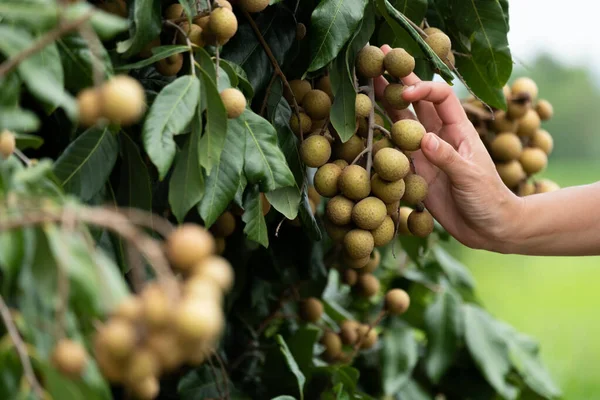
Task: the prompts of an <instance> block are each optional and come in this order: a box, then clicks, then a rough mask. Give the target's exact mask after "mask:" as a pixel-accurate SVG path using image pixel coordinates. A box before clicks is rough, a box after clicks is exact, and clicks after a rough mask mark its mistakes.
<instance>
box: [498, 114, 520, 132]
mask: <svg viewBox="0 0 600 400" xmlns="http://www.w3.org/2000/svg"><path fill="white" fill-rule="evenodd" d="M517 127H518V123H517V121H515V120H512V119H508V117H507V115H506V112H505V111H502V110H498V111H496V113H495V114H494V120H493V121H492V128H493V129H494V131H496V132H497V133H503V132H516V131H517Z"/></svg>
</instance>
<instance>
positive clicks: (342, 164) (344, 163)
mask: <svg viewBox="0 0 600 400" xmlns="http://www.w3.org/2000/svg"><path fill="white" fill-rule="evenodd" d="M333 163H334V164H335V165H337V166H338V167H340V168H341V169H342V171H343V170H344V168H346V167H347V166H348V161H346V160H341V159H340V160H335V161H334V162H333Z"/></svg>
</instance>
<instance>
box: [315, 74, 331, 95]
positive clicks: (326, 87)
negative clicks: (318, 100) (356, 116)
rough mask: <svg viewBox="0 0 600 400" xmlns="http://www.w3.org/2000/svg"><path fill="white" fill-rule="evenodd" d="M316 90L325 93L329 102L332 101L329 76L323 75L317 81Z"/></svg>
mask: <svg viewBox="0 0 600 400" xmlns="http://www.w3.org/2000/svg"><path fill="white" fill-rule="evenodd" d="M316 88H317V89H319V90H322V91H324V92H325V93H327V95H328V96H329V98H330V99H331V101H333V89H332V88H331V79H330V78H329V75H325V76H323V77H322V78H321V79H319V81H318V82H317V86H316Z"/></svg>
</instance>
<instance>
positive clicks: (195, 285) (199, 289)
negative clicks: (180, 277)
mask: <svg viewBox="0 0 600 400" xmlns="http://www.w3.org/2000/svg"><path fill="white" fill-rule="evenodd" d="M232 275H233V274H232ZM221 279H222V280H225V279H223V278H221ZM231 281H233V276H232V277H231ZM224 286H225V285H224ZM183 296H184V297H185V298H186V299H192V300H208V301H211V302H217V303H220V302H221V301H222V298H223V291H222V289H221V286H219V285H217V284H216V283H215V281H214V280H213V279H210V278H209V277H206V276H203V275H202V274H199V275H192V276H190V277H189V278H188V279H186V280H185V281H184V283H183Z"/></svg>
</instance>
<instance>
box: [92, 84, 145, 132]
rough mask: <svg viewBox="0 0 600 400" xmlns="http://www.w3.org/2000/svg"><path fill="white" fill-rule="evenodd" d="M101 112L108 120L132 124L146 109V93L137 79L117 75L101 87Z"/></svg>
mask: <svg viewBox="0 0 600 400" xmlns="http://www.w3.org/2000/svg"><path fill="white" fill-rule="evenodd" d="M101 99H102V114H103V115H104V117H106V118H107V119H108V120H109V121H111V122H113V123H116V124H120V125H132V124H134V123H136V122H138V121H139V120H140V118H142V116H143V115H144V112H145V111H146V93H145V92H144V87H143V86H142V85H141V84H140V82H139V81H138V80H137V79H134V78H132V77H130V76H128V75H117V76H114V77H113V78H112V79H110V80H109V81H108V82H106V83H105V84H104V86H103V87H102V97H101Z"/></svg>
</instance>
